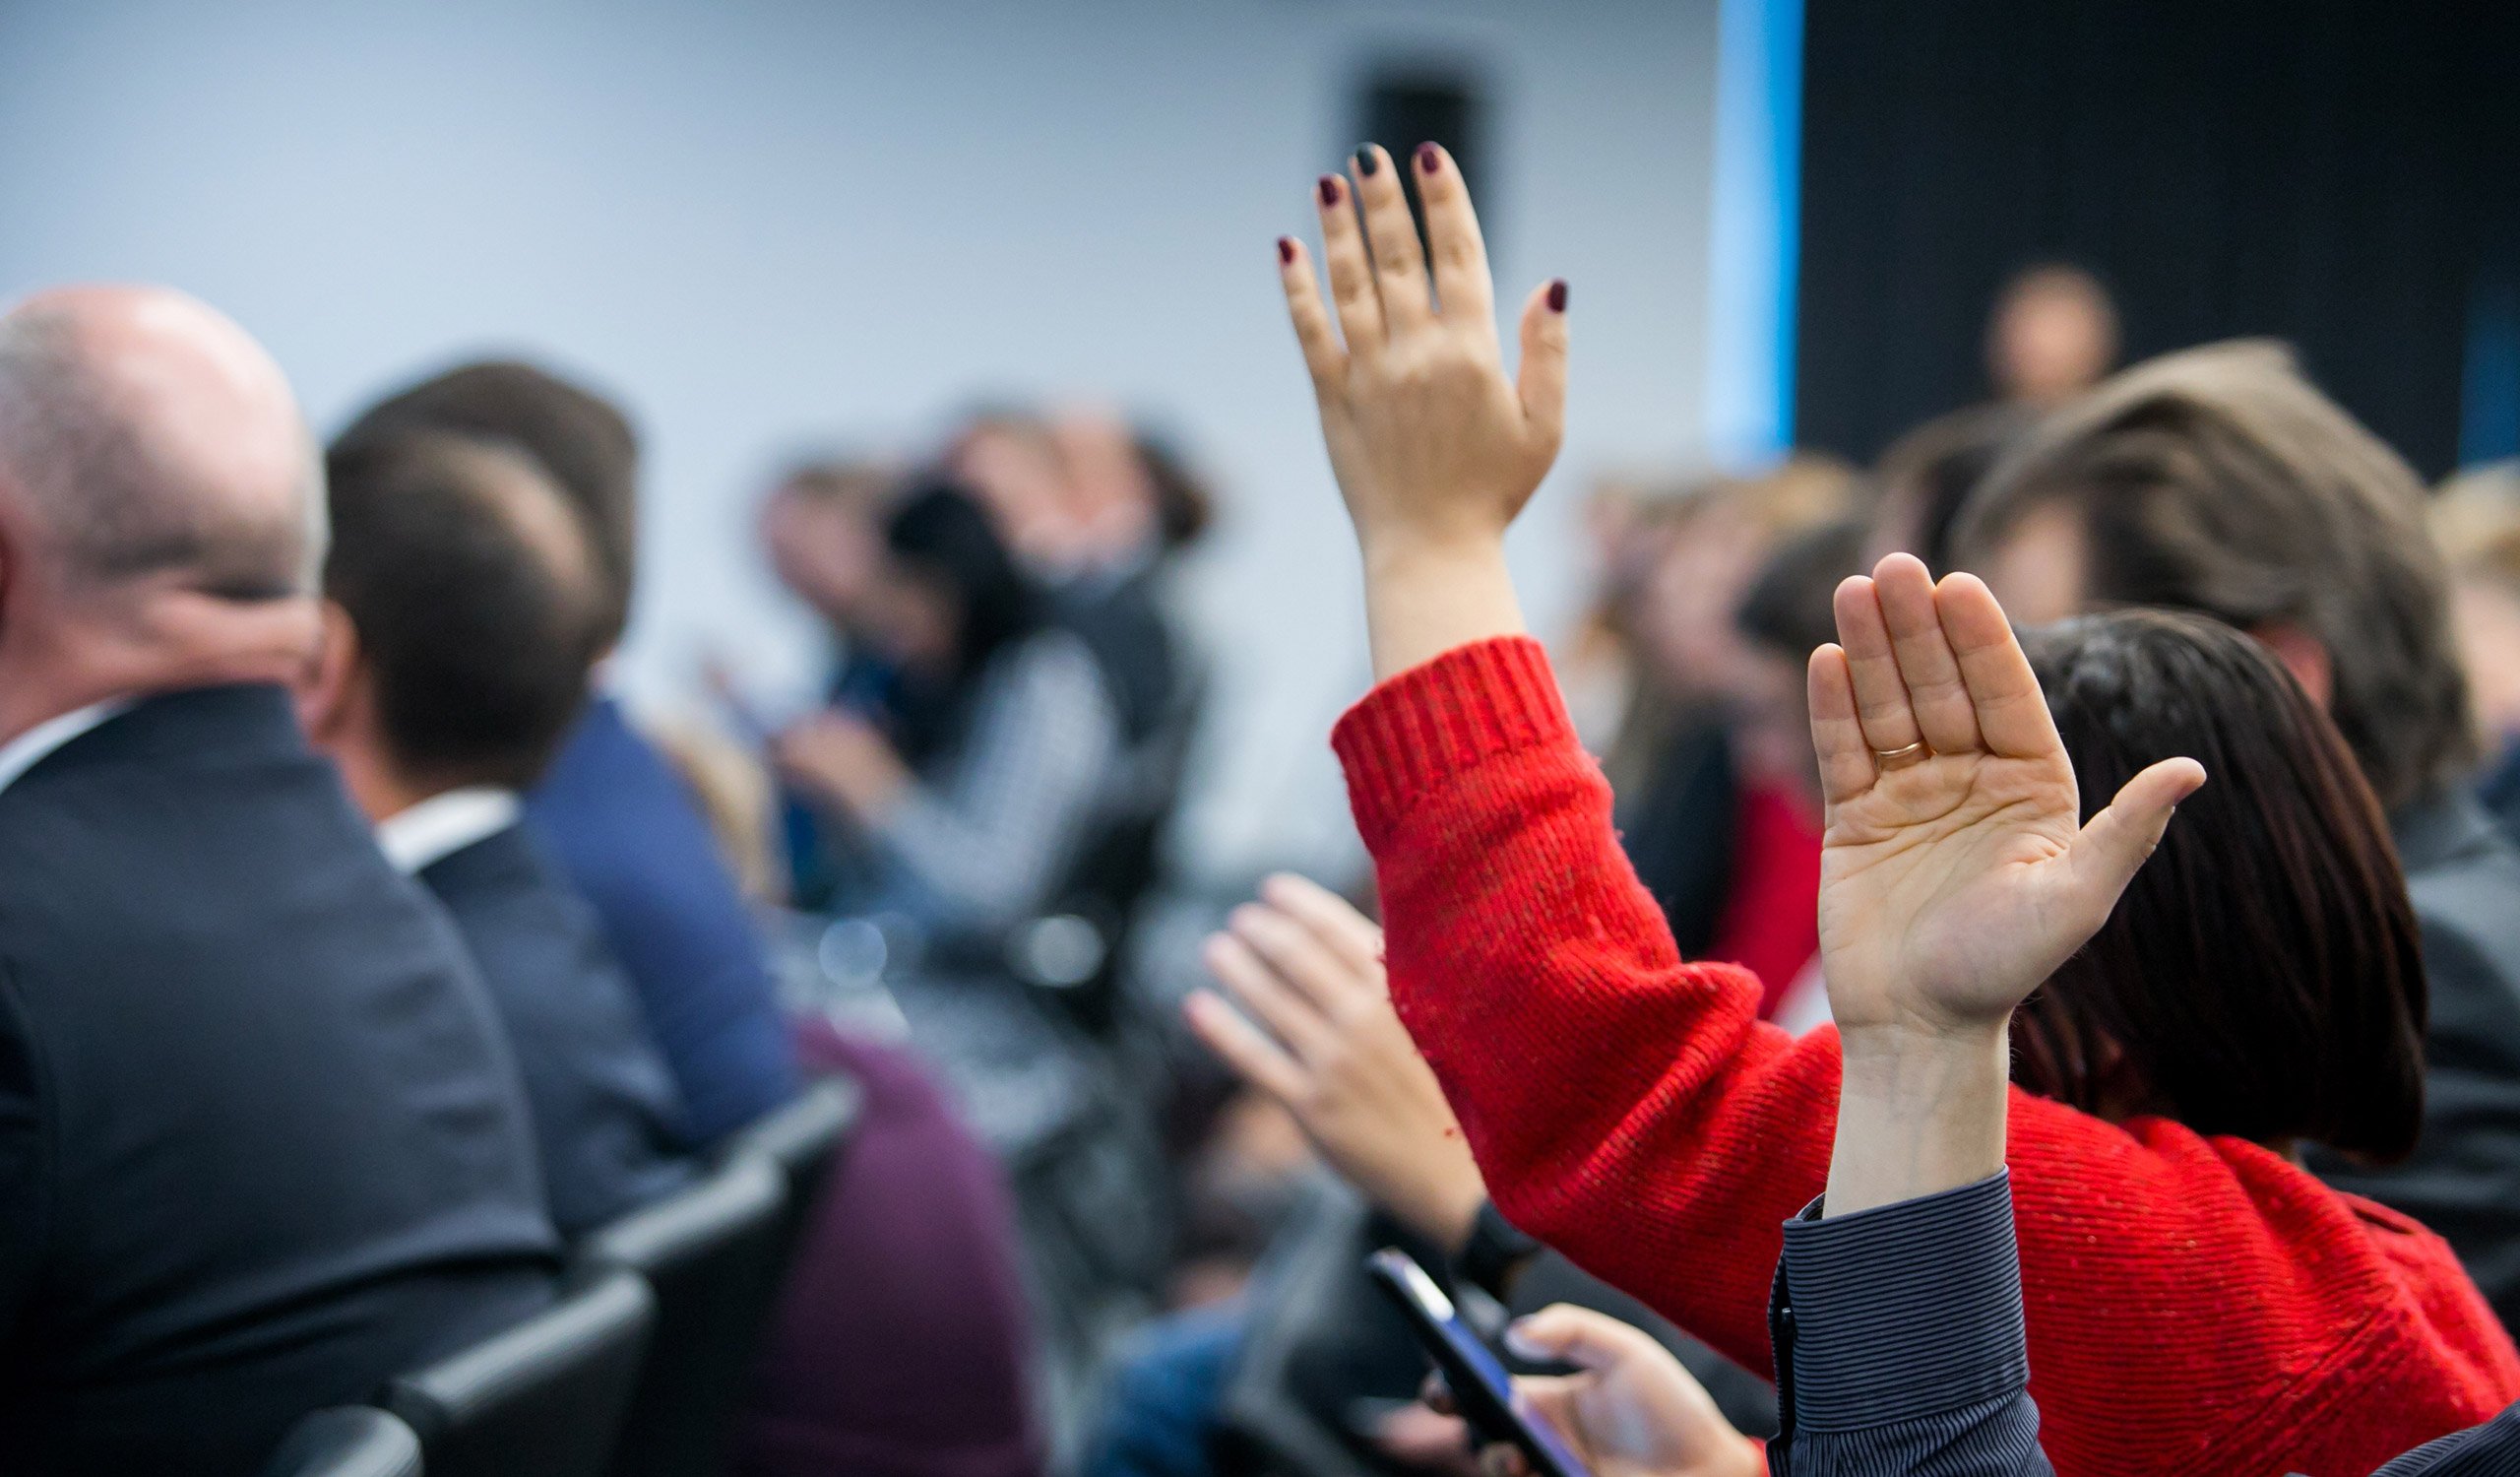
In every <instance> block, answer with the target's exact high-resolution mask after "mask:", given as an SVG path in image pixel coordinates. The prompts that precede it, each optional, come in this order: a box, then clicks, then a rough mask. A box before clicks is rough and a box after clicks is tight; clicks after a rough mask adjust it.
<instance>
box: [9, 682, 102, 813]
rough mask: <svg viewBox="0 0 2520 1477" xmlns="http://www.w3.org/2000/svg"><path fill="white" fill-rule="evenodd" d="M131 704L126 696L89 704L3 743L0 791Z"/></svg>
mask: <svg viewBox="0 0 2520 1477" xmlns="http://www.w3.org/2000/svg"><path fill="white" fill-rule="evenodd" d="M132 701H133V700H132V699H131V698H128V697H109V698H106V699H105V700H104V701H103V702H100V703H90V704H89V705H88V706H86V707H84V708H81V709H79V710H78V711H77V712H73V713H64V714H62V715H61V716H60V717H59V718H47V719H45V720H44V721H43V722H41V723H39V724H36V725H35V726H34V727H33V728H31V729H29V730H27V731H26V732H25V733H23V734H20V735H19V736H18V737H17V738H12V739H10V740H9V741H8V742H7V743H6V744H0V790H6V789H8V788H9V787H10V786H11V785H14V784H16V783H17V782H18V777H19V776H20V775H23V774H25V773H26V772H27V771H28V770H30V769H32V768H34V767H35V765H36V764H38V763H40V762H41V761H42V760H43V758H44V756H45V755H47V754H49V753H51V752H52V751H53V750H54V749H57V748H59V747H61V746H62V745H63V744H65V743H68V742H69V741H70V740H71V739H73V738H78V737H79V736H80V735H82V734H84V733H86V732H88V731H89V730H90V729H93V728H95V726H96V725H98V724H100V723H103V722H104V721H105V720H106V719H108V718H112V717H114V716H116V715H118V714H119V713H121V712H122V710H123V709H125V708H128V707H130V706H131V704H132Z"/></svg>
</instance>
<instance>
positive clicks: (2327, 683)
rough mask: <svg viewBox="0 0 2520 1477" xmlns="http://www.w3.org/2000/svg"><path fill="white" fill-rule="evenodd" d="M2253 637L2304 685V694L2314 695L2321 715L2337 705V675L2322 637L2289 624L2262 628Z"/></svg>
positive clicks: (2282, 623) (2280, 622) (2287, 621)
mask: <svg viewBox="0 0 2520 1477" xmlns="http://www.w3.org/2000/svg"><path fill="white" fill-rule="evenodd" d="M2249 634H2250V635H2252V636H2254V637H2256V638H2257V640H2258V644H2259V645H2261V646H2263V647H2265V648H2266V649H2267V650H2268V651H2270V652H2273V653H2274V654H2275V660H2276V661H2278V662H2281V663H2283V664H2284V668H2285V670H2286V671H2287V672H2290V673H2292V674H2293V680H2295V681H2297V682H2299V683H2300V684H2301V690H2302V691H2303V692H2306V693H2308V694H2309V695H2310V701H2312V702H2314V703H2316V704H2318V705H2319V710H2320V711H2321V712H2325V711H2326V710H2327V708H2328V707H2329V705H2330V704H2331V703H2333V702H2334V701H2335V698H2336V674H2335V671H2334V670H2333V668H2332V667H2331V665H2330V663H2329V661H2328V654H2327V646H2326V645H2325V644H2324V643H2323V642H2321V641H2320V640H2319V638H2318V637H2316V636H2313V635H2311V634H2310V633H2309V632H2307V631H2305V630H2303V629H2301V628H2300V627H2299V626H2298V625H2295V624H2293V623H2292V622H2291V621H2289V620H2278V621H2273V622H2270V623H2268V624H2266V625H2261V626H2258V627H2256V628H2255V629H2253V630H2251V631H2250V632H2249Z"/></svg>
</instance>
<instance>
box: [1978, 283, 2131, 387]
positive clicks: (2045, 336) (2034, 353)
mask: <svg viewBox="0 0 2520 1477" xmlns="http://www.w3.org/2000/svg"><path fill="white" fill-rule="evenodd" d="M1986 348H1987V358H1988V360H1989V365H1988V367H1989V368H1990V369H1991V370H1992V371H1993V374H1994V380H1995V388H1996V390H1997V391H1998V392H1999V393H2001V394H2002V396H2003V397H2004V398H2005V399H2006V400H2021V401H2027V402H2029V403H2031V404H2033V405H2054V404H2056V403H2057V402H2059V401H2062V400H2066V399H2069V398H2071V397H2072V396H2074V395H2077V394H2079V393H2081V392H2082V391H2084V390H2088V389H2090V388H2091V387H2092V386H2093V385H2095V384H2098V383H2099V382H2100V379H2101V376H2103V375H2105V374H2107V373H2108V372H2109V365H2110V360H2112V359H2114V358H2115V357H2116V356H2117V333H2116V329H2115V327H2114V326H2113V325H2112V324H2111V323H2110V315H2109V312H2108V310H2107V308H2106V307H2104V306H2103V304H2102V303H2101V301H2100V299H2099V298H2098V297H2097V296H2095V295H2094V294H2093V291H2092V290H2091V289H2086V288H2081V287H2077V286H2072V285H2068V284H2065V283H2057V284H2053V285H2050V286H2045V287H2041V286H2033V287H2029V288H2026V289H2023V290H2021V291H2018V292H2016V293H2014V294H2013V295H2012V296H2011V297H2010V298H2009V299H2007V300H2006V301H2005V303H2004V305H2003V308H2002V309H2001V311H1999V312H1998V313H1997V314H1996V316H1995V321H1994V324H1993V329H1992V332H1991V334H1990V335H1989V343H1988V344H1987V346H1986Z"/></svg>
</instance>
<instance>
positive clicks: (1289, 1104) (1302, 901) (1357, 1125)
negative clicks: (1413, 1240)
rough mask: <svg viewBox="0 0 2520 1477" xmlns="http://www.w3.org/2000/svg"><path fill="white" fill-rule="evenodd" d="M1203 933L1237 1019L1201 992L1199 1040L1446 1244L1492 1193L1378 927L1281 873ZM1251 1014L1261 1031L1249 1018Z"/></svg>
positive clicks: (1452, 1244)
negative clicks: (1394, 997)
mask: <svg viewBox="0 0 2520 1477" xmlns="http://www.w3.org/2000/svg"><path fill="white" fill-rule="evenodd" d="M1261 899H1262V900H1261V901H1260V902H1257V903H1252V904H1249V905H1246V906H1244V907H1241V908H1237V909H1235V910H1234V914H1233V919H1232V923H1231V927H1230V931H1228V932H1223V933H1219V934H1217V935H1216V936H1215V937H1214V938H1211V939H1210V940H1209V941H1208V955H1207V958H1208V968H1209V969H1210V970H1211V971H1212V972H1213V973H1214V974H1215V975H1216V977H1217V979H1218V980H1219V981H1220V982H1222V983H1223V984H1224V986H1225V987H1226V989H1227V990H1229V991H1230V992H1231V993H1232V995H1233V997H1234V998H1235V999H1236V1000H1238V1001H1239V1002H1240V1003H1241V1005H1242V1008H1243V1011H1244V1012H1248V1018H1246V1016H1245V1014H1243V1013H1240V1012H1237V1011H1236V1010H1235V1009H1234V1008H1233V1007H1232V1006H1230V1005H1228V1004H1227V1003H1226V1002H1225V1001H1224V1000H1223V999H1222V998H1220V997H1218V996H1216V995H1211V994H1209V993H1207V992H1205V991H1201V992H1199V993H1197V994H1195V995H1191V996H1190V998H1189V1000H1188V1002H1187V1003H1186V1005H1185V1007H1184V1011H1185V1013H1186V1014H1187V1015H1188V1017H1189V1021H1190V1026H1191V1028H1192V1029H1193V1030H1195V1031H1196V1032H1198V1034H1199V1037H1200V1039H1201V1040H1203V1041H1205V1042H1206V1043H1207V1044H1208V1046H1209V1049H1210V1050H1212V1051H1214V1052H1215V1053H1216V1054H1217V1055H1218V1056H1219V1057H1222V1058H1224V1059H1225V1061H1226V1064H1227V1065H1229V1066H1230V1067H1232V1068H1233V1069H1234V1070H1235V1072H1237V1073H1238V1074H1240V1075H1241V1077H1242V1078H1243V1080H1245V1081H1246V1082H1249V1083H1250V1084H1251V1085H1252V1086H1253V1087H1255V1088H1257V1089H1259V1090H1260V1091H1262V1092H1265V1093H1267V1094H1268V1095H1269V1096H1271V1097H1273V1098H1276V1099H1277V1100H1278V1101H1279V1102H1280V1103H1282V1104H1284V1105H1285V1106H1286V1108H1287V1111H1288V1112H1289V1113H1291V1114H1292V1115H1293V1117H1294V1120H1295V1122H1296V1123H1297V1124H1301V1125H1302V1127H1303V1130H1304V1133H1305V1135H1306V1136H1308V1137H1309V1138H1311V1140H1312V1142H1313V1145H1314V1147H1316V1148H1318V1149H1319V1150H1320V1151H1321V1156H1322V1158H1324V1159H1326V1160H1328V1161H1329V1162H1330V1165H1331V1167H1332V1168H1333V1169H1336V1170H1337V1171H1338V1172H1339V1173H1340V1175H1341V1176H1342V1177H1343V1178H1345V1179H1346V1180H1347V1181H1348V1182H1349V1183H1350V1184H1352V1185H1354V1186H1355V1187H1356V1188H1357V1189H1358V1190H1359V1191H1360V1192H1362V1193H1363V1194H1364V1195H1365V1197H1366V1198H1367V1199H1370V1200H1372V1201H1373V1202H1374V1203H1375V1204H1377V1205H1380V1206H1381V1207H1382V1208H1383V1209H1385V1210H1387V1211H1389V1212H1391V1213H1392V1214H1393V1215H1394V1216H1397V1217H1398V1218H1399V1219H1400V1220H1401V1221H1402V1222H1403V1223H1405V1224H1407V1225H1408V1226H1409V1227H1411V1229H1413V1230H1415V1231H1417V1232H1418V1234H1420V1235H1422V1236H1424V1237H1426V1238H1427V1239H1428V1240H1430V1241H1433V1242H1435V1243H1436V1244H1437V1245H1439V1246H1441V1247H1443V1248H1445V1249H1446V1250H1447V1251H1459V1250H1460V1248H1461V1247H1462V1245H1463V1244H1464V1243H1465V1242H1467V1241H1468V1240H1469V1237H1470V1227H1471V1221H1472V1218H1473V1217H1474V1216H1476V1215H1477V1213H1478V1210H1479V1205H1480V1202H1481V1200H1484V1199H1485V1198H1486V1197H1487V1189H1486V1186H1485V1184H1484V1183H1483V1182H1482V1181H1481V1179H1480V1177H1479V1166H1478V1165H1477V1164H1475V1163H1473V1162H1472V1160H1471V1157H1470V1146H1469V1145H1468V1144H1467V1143H1466V1142H1465V1141H1464V1140H1463V1138H1462V1136H1461V1127H1460V1125H1459V1124H1456V1123H1455V1122H1454V1121H1453V1113H1452V1109H1451V1108H1450V1107H1449V1106H1447V1105H1446V1104H1445V1102H1444V1094H1443V1089H1441V1088H1440V1087H1438V1086H1436V1085H1435V1074H1434V1072H1433V1071H1432V1070H1431V1069H1430V1068H1429V1067H1428V1066H1427V1065H1426V1063H1425V1060H1423V1059H1422V1058H1420V1057H1419V1056H1418V1049H1417V1048H1416V1047H1415V1046H1414V1045H1412V1044H1411V1042H1410V1040H1409V1033H1408V1032H1407V1031H1406V1030H1404V1029H1403V1028H1402V1027H1401V1024H1400V1017H1399V1016H1398V1015H1397V1014H1396V1013H1394V1012H1393V1010H1392V1008H1391V992H1390V987H1389V986H1388V985H1386V984H1385V983H1384V980H1383V969H1382V931H1381V930H1379V929H1377V928H1375V927H1374V926H1373V925H1372V924H1371V923H1370V922H1368V921H1367V920H1366V919H1365V917H1364V915H1362V914H1360V913H1358V912H1357V911H1356V910H1355V909H1354V908H1352V907H1350V906H1348V904H1347V902H1346V901H1345V900H1343V899H1342V898H1340V897H1338V896H1337V895H1336V894H1334V893H1332V892H1330V891H1329V890H1328V889H1326V888H1323V887H1321V886H1319V885H1318V884H1316V883H1313V882H1309V881H1306V880H1305V879H1303V878H1302V877H1296V876H1276V877H1272V878H1270V879H1269V880H1268V882H1267V883H1266V884H1265V885H1264V886H1263V887H1262V889H1261ZM1253 1020H1257V1021H1259V1022H1260V1023H1261V1025H1264V1026H1266V1027H1267V1030H1265V1031H1264V1030H1261V1029H1260V1028H1259V1027H1257V1026H1254V1025H1253V1024H1252V1021H1253Z"/></svg>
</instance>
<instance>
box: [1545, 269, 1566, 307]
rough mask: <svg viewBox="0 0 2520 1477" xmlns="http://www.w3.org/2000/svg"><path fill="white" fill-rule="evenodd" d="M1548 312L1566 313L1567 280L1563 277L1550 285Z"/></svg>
mask: <svg viewBox="0 0 2520 1477" xmlns="http://www.w3.org/2000/svg"><path fill="white" fill-rule="evenodd" d="M1548 310H1549V311H1550V312H1552V313H1562V312H1564V311H1566V279H1565V278H1562V277H1561V278H1559V279H1557V280H1556V281H1555V282H1552V283H1550V284H1549V285H1548Z"/></svg>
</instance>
